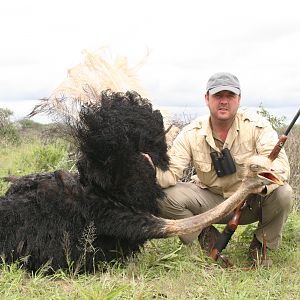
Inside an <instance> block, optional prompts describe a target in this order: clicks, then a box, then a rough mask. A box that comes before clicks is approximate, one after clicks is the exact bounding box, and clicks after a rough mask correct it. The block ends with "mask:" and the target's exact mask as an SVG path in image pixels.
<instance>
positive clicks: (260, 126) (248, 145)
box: [156, 110, 290, 198]
mask: <svg viewBox="0 0 300 300" xmlns="http://www.w3.org/2000/svg"><path fill="white" fill-rule="evenodd" d="M277 142H278V135H277V133H276V131H275V130H273V128H272V127H271V125H270V123H269V122H268V121H267V120H266V119H264V118H263V117H261V116H259V115H257V114H253V113H250V112H247V111H241V110H239V111H238V113H237V115H236V117H235V120H234V122H233V124H232V126H231V128H230V130H229V132H228V135H227V138H226V141H225V142H224V145H223V149H224V148H228V149H229V150H230V153H231V156H232V157H233V159H234V161H235V165H236V172H235V173H234V174H231V175H226V176H224V177H218V176H217V175H216V172H215V169H214V167H213V164H212V160H211V157H210V153H211V152H212V151H218V152H220V150H219V148H218V147H217V146H216V144H215V139H214V137H213V132H212V129H211V126H210V123H209V116H207V117H205V118H203V119H197V120H195V121H193V122H191V123H190V124H189V125H187V126H185V127H184V128H183V129H182V131H181V132H180V133H179V135H178V136H177V137H176V139H175V140H174V142H173V145H172V147H171V149H170V150H169V153H168V154H169V156H170V166H169V169H168V170H167V171H162V170H161V169H159V168H157V169H156V171H157V181H158V183H159V184H160V185H161V187H163V188H166V187H169V186H172V185H175V184H176V182H177V181H178V180H179V179H181V178H182V176H183V172H184V170H185V169H186V168H187V167H188V165H189V163H190V162H192V164H193V166H194V167H195V170H196V173H197V177H198V178H197V179H198V181H199V185H200V186H201V187H202V188H208V189H209V190H211V191H212V192H214V193H216V194H219V195H222V196H223V197H224V198H228V197H230V196H231V195H232V194H233V193H234V192H235V191H236V190H237V189H238V187H239V186H240V184H241V181H242V178H243V174H244V163H245V160H246V159H247V158H249V157H250V156H252V155H257V154H260V155H265V156H268V155H269V154H270V153H271V151H272V149H273V148H274V146H275V145H276V143H277ZM272 168H274V169H276V170H283V171H284V173H283V174H281V175H280V177H281V179H282V180H284V181H285V180H288V178H289V174H290V167H289V163H288V159H287V156H286V153H285V151H284V149H282V150H281V151H280V153H279V155H278V158H277V159H275V160H274V162H273V163H272ZM276 187H277V185H275V184H272V185H270V186H268V188H267V194H269V193H270V192H271V191H273V190H274V189H275V188H276Z"/></svg>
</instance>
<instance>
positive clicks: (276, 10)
mask: <svg viewBox="0 0 300 300" xmlns="http://www.w3.org/2000/svg"><path fill="white" fill-rule="evenodd" d="M297 2H298V1H296V0H295V1H291V0H285V1H277V0H273V1H269V0H264V1H263V0H260V1H258V0H252V1H240V0H239V1H238V0H227V1H221V0H211V1H207V0H206V1H201V0H151V1H148V0H147V1H146V0H108V1H105V0H83V1H77V0H70V1H68V0H26V1H23V0H9V1H1V4H0V34H1V35H0V36H1V44H0V107H2V108H9V109H11V110H12V111H13V112H14V117H15V118H21V117H24V116H25V115H26V114H28V113H29V112H30V111H31V110H32V109H33V107H34V106H35V105H36V104H38V103H39V99H41V98H45V97H49V96H50V95H51V92H52V91H53V90H54V89H55V88H56V87H57V86H58V85H59V84H60V83H61V82H62V81H63V80H64V79H65V78H66V76H67V71H68V69H70V68H71V67H73V66H75V65H77V64H79V63H81V62H82V61H83V55H82V51H83V50H84V49H89V50H93V49H98V48H100V47H103V46H106V47H109V49H110V50H111V51H112V53H113V54H116V55H120V56H126V57H127V58H128V61H129V64H130V65H135V64H137V63H138V62H139V61H140V60H141V59H142V58H143V57H145V55H147V54H148V56H147V60H146V62H145V63H144V65H143V66H142V67H141V68H140V69H139V71H138V78H139V79H140V81H141V83H142V85H143V86H144V87H145V89H146V91H147V92H148V95H149V99H151V101H152V103H153V104H154V105H155V106H158V107H162V108H168V109H169V110H170V111H171V113H172V114H174V115H175V116H177V117H182V116H187V117H188V118H194V117H197V116H200V115H202V114H204V113H207V108H206V107H205V103H204V94H205V86H206V83H207V80H208V78H209V77H210V76H211V75H212V74H214V73H216V72H223V71H225V72H231V73H233V74H235V75H236V76H237V77H238V78H239V80H240V83H241V90H242V102H241V105H242V106H243V107H249V108H251V109H257V107H258V106H259V105H260V103H262V105H263V107H265V108H266V109H268V110H269V112H270V113H272V114H274V115H275V116H278V117H282V116H285V117H286V118H287V120H290V119H292V117H293V116H294V114H295V113H296V112H297V110H298V109H299V107H300V18H299V8H298V5H297ZM36 120H37V121H40V122H47V121H48V119H47V118H45V117H43V116H38V117H36ZM298 122H299V121H298Z"/></svg>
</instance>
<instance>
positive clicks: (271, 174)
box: [258, 170, 284, 185]
mask: <svg viewBox="0 0 300 300" xmlns="http://www.w3.org/2000/svg"><path fill="white" fill-rule="evenodd" d="M258 177H259V178H260V179H262V180H263V183H264V184H265V185H269V184H272V183H275V184H278V185H283V184H284V183H283V181H282V180H281V179H280V178H279V177H278V176H277V172H275V171H273V170H272V171H271V170H268V171H264V172H260V173H258Z"/></svg>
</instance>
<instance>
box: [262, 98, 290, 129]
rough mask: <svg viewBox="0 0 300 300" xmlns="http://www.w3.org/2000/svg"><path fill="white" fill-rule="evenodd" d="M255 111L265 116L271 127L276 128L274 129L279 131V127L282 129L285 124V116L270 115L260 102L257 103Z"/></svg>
mask: <svg viewBox="0 0 300 300" xmlns="http://www.w3.org/2000/svg"><path fill="white" fill-rule="evenodd" d="M257 113H258V114H259V115H261V116H263V117H264V118H266V119H267V120H268V121H269V122H270V123H271V125H272V127H273V128H274V129H275V130H276V131H280V129H282V128H283V127H284V126H285V123H284V121H285V120H286V117H285V116H282V117H276V116H274V115H271V114H270V113H269V112H268V111H267V110H266V109H265V108H264V107H263V105H262V103H260V105H259V110H258V111H257Z"/></svg>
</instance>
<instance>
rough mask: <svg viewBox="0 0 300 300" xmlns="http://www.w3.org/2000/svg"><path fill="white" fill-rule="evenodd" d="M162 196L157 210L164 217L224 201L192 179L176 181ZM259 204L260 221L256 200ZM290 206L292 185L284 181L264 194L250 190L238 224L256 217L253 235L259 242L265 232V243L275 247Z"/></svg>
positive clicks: (185, 237)
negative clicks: (190, 181)
mask: <svg viewBox="0 0 300 300" xmlns="http://www.w3.org/2000/svg"><path fill="white" fill-rule="evenodd" d="M164 192H165V194H166V197H165V199H164V201H162V203H161V204H160V214H161V216H162V217H164V218H168V219H183V218H187V217H191V216H193V215H197V214H201V213H203V212H205V211H208V210H209V209H211V208H213V207H215V206H216V205H218V204H220V203H221V202H222V201H224V198H223V197H222V196H220V195H217V194H214V193H212V192H211V191H209V190H207V189H202V188H200V187H199V186H197V185H196V184H194V183H189V182H179V183H177V184H176V185H175V186H172V187H169V188H166V189H164ZM259 200H261V205H262V222H260V214H261V210H260V204H259V202H260V201H259ZM291 206H292V188H291V187H290V185H289V184H287V183H285V184H284V185H283V186H279V187H278V188H277V189H275V190H274V191H273V192H272V193H270V194H269V195H266V196H261V195H258V194H251V195H249V196H248V198H247V206H246V207H244V208H243V210H242V214H241V219H240V223H239V224H241V225H244V224H250V223H254V222H256V221H259V223H258V227H257V229H256V231H255V235H256V238H257V239H258V240H259V241H260V242H262V240H263V231H264V232H265V234H266V240H267V246H268V248H270V249H276V248H278V246H279V244H280V242H281V238H282V229H283V226H284V224H285V222H286V220H287V217H288V214H289V212H290V209H291ZM233 214H234V212H232V213H231V214H229V215H228V216H226V217H225V218H223V219H222V220H221V221H219V222H218V224H227V223H228V221H229V220H230V219H231V217H232V216H233ZM199 234H200V231H198V232H195V233H191V234H187V235H183V236H180V239H181V240H182V242H183V243H185V244H189V243H191V242H192V241H193V240H195V239H196V238H197V237H198V235H199Z"/></svg>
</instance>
